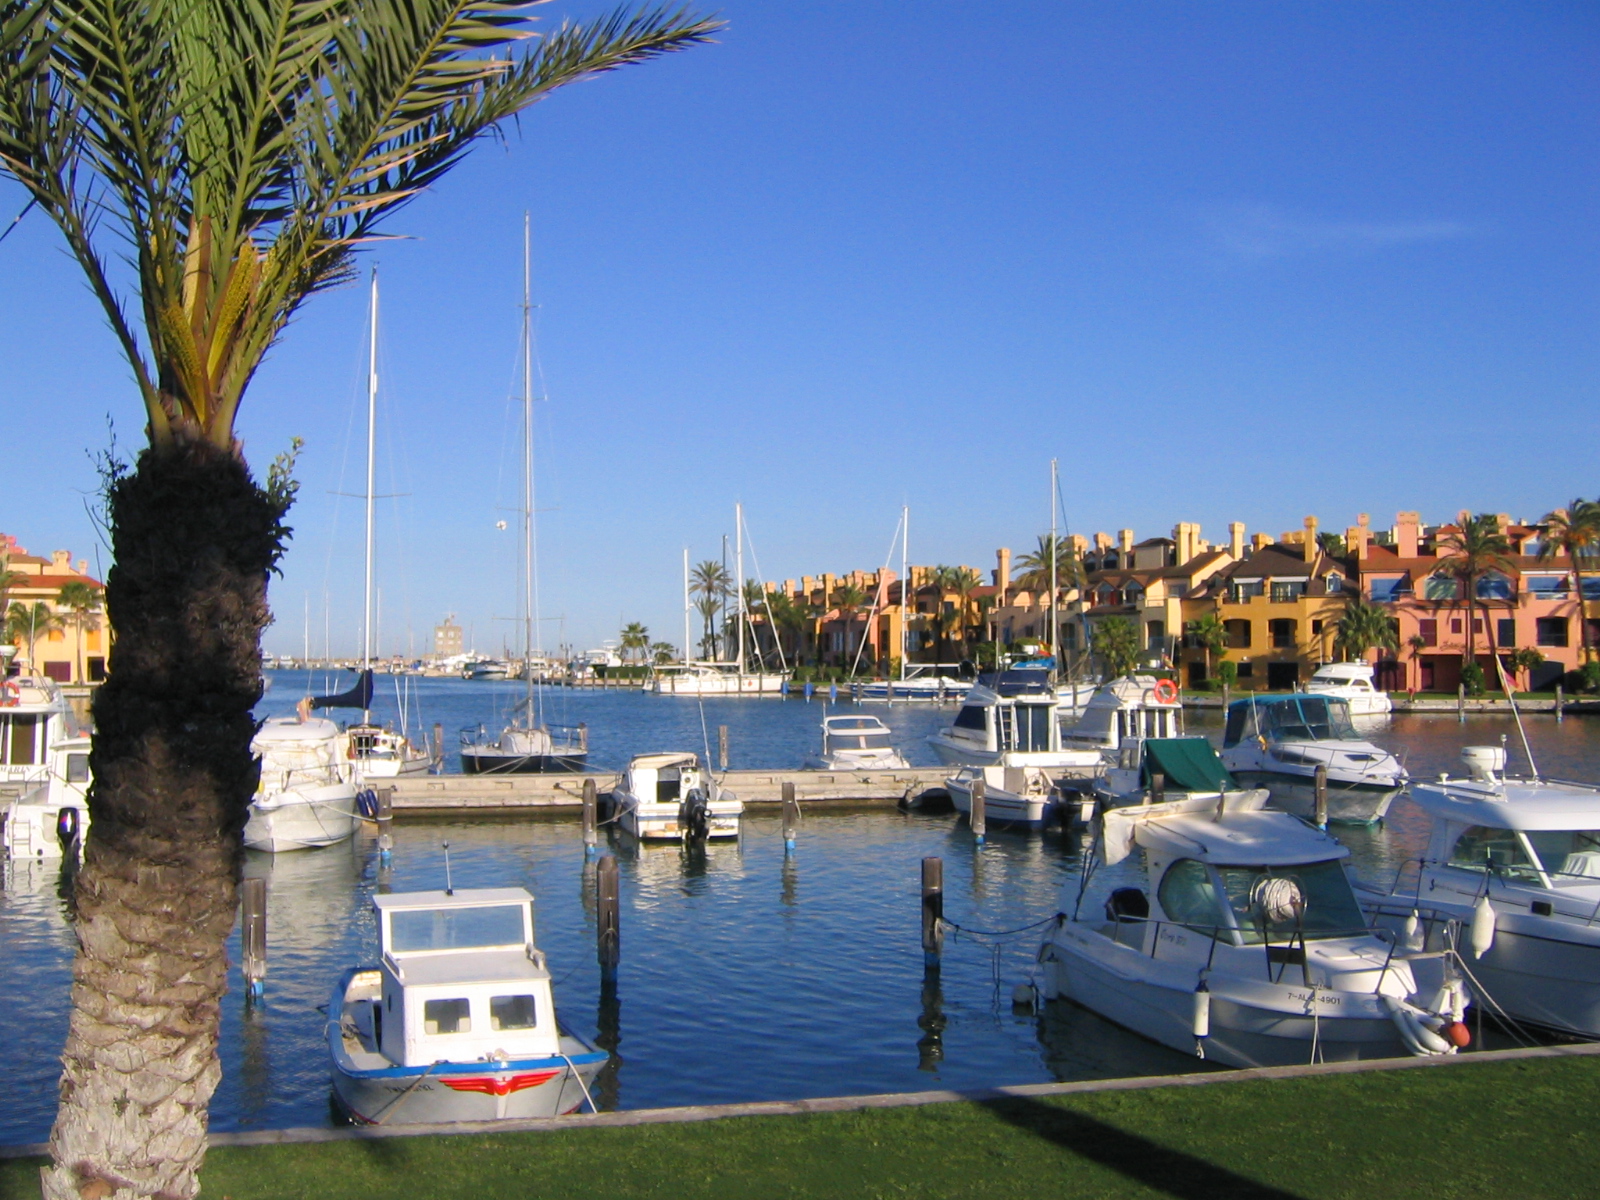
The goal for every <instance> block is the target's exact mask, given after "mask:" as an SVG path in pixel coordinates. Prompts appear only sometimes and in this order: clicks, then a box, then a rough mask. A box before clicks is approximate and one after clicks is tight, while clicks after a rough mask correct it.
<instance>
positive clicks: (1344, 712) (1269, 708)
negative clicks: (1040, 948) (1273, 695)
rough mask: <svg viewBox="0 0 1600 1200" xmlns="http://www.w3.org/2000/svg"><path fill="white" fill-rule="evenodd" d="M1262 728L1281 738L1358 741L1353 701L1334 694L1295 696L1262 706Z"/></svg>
mask: <svg viewBox="0 0 1600 1200" xmlns="http://www.w3.org/2000/svg"><path fill="white" fill-rule="evenodd" d="M1260 720H1261V728H1262V732H1263V733H1265V734H1266V735H1267V736H1268V737H1270V738H1272V739H1274V740H1275V741H1280V742H1325V741H1330V740H1333V741H1356V740H1358V739H1357V737H1356V729H1355V726H1354V725H1353V724H1352V723H1351V721H1350V705H1349V703H1348V702H1346V701H1344V700H1340V699H1337V698H1335V697H1332V696H1292V697H1288V698H1285V699H1283V700H1280V701H1278V702H1277V703H1274V704H1270V705H1263V706H1261V711H1260Z"/></svg>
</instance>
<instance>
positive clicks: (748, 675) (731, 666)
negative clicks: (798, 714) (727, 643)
mask: <svg viewBox="0 0 1600 1200" xmlns="http://www.w3.org/2000/svg"><path fill="white" fill-rule="evenodd" d="M788 680H789V675H788V672H786V671H775V672H770V673H769V672H756V671H740V670H739V669H738V664H737V663H709V662H691V663H684V664H675V665H669V666H662V667H657V668H656V673H655V677H654V678H653V679H651V680H650V681H649V682H648V683H647V684H646V685H645V690H646V691H648V692H655V693H656V694H657V695H659V696H777V695H780V694H782V692H783V685H784V684H785V683H787V682H788Z"/></svg>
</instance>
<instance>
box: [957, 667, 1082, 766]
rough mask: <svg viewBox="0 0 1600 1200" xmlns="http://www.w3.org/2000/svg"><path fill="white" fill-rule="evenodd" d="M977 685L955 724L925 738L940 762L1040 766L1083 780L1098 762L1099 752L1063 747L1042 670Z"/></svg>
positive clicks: (1052, 691) (1052, 692) (1054, 704)
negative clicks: (1015, 677) (990, 683)
mask: <svg viewBox="0 0 1600 1200" xmlns="http://www.w3.org/2000/svg"><path fill="white" fill-rule="evenodd" d="M1017 674H1018V675H1020V676H1023V677H1022V678H1017V679H1012V680H994V681H992V686H991V685H989V684H976V685H974V686H973V688H972V690H971V691H969V692H968V693H967V695H966V697H965V698H964V699H963V700H962V703H961V708H960V709H959V710H958V711H957V712H956V716H955V720H954V721H952V722H951V723H950V725H949V726H948V727H947V728H945V729H941V730H940V731H939V732H938V733H935V734H932V735H930V736H929V737H928V745H929V746H931V747H933V751H934V753H935V754H937V755H938V756H939V761H941V762H943V763H945V764H946V765H948V766H952V767H992V766H1000V767H1040V768H1043V769H1044V770H1047V771H1052V772H1055V773H1056V774H1069V775H1074V776H1078V777H1088V776H1092V775H1093V774H1095V772H1096V771H1097V770H1098V769H1099V767H1100V764H1101V755H1100V752H1099V750H1098V749H1092V748H1079V749H1071V750H1069V749H1066V748H1065V747H1063V745H1062V740H1061V722H1060V720H1059V719H1058V717H1057V700H1056V694H1055V689H1054V688H1053V687H1052V686H1051V684H1050V677H1049V675H1048V674H1047V673H1045V672H1043V671H1028V672H1018V673H1017Z"/></svg>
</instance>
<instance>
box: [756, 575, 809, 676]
mask: <svg viewBox="0 0 1600 1200" xmlns="http://www.w3.org/2000/svg"><path fill="white" fill-rule="evenodd" d="M766 607H767V608H768V609H769V611H770V612H771V614H772V619H773V621H775V622H776V623H777V626H778V629H777V633H778V636H779V637H782V636H783V635H784V634H787V635H788V636H789V639H790V640H789V651H790V653H789V659H788V661H789V662H791V663H798V662H799V661H800V650H801V646H802V642H803V640H804V636H805V629H806V621H807V620H809V619H810V616H809V614H808V613H807V612H806V608H805V606H804V605H801V604H796V603H795V602H794V601H793V600H792V599H791V598H790V597H789V595H788V593H786V592H774V593H772V595H771V596H769V597H768V598H767V600H766Z"/></svg>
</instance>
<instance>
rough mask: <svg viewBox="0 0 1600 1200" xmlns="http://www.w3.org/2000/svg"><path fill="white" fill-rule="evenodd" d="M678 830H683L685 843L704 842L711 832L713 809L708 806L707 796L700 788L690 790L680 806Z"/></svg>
mask: <svg viewBox="0 0 1600 1200" xmlns="http://www.w3.org/2000/svg"><path fill="white" fill-rule="evenodd" d="M678 828H679V829H681V830H683V836H684V840H685V841H689V842H703V841H705V840H706V836H707V835H708V834H709V833H710V832H711V809H710V808H709V807H708V806H707V804H706V794H705V792H704V791H702V790H701V789H700V788H690V789H689V794H688V795H686V796H685V797H684V798H683V802H682V803H681V804H679V805H678Z"/></svg>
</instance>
